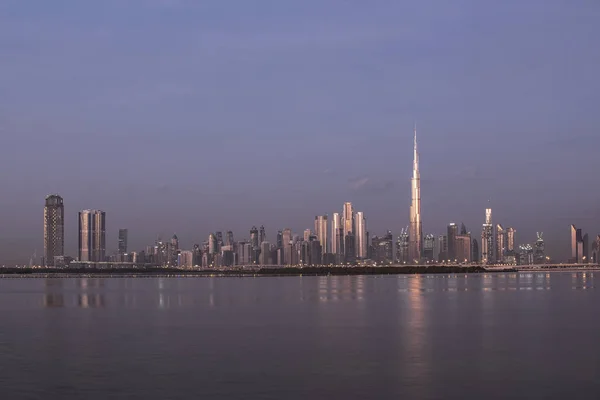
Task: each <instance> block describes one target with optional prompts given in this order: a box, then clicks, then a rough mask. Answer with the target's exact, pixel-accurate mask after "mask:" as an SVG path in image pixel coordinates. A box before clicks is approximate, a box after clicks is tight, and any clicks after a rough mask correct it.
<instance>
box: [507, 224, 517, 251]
mask: <svg viewBox="0 0 600 400" xmlns="http://www.w3.org/2000/svg"><path fill="white" fill-rule="evenodd" d="M516 233H517V231H516V229H515V228H506V251H511V252H514V251H515V235H516Z"/></svg>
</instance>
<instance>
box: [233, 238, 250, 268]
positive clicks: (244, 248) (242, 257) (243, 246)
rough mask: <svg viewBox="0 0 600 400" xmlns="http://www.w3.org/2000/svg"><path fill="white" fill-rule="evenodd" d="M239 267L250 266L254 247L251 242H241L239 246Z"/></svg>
mask: <svg viewBox="0 0 600 400" xmlns="http://www.w3.org/2000/svg"><path fill="white" fill-rule="evenodd" d="M237 251H238V252H237V263H238V265H250V264H251V258H252V246H251V245H250V243H249V242H239V243H238V246H237Z"/></svg>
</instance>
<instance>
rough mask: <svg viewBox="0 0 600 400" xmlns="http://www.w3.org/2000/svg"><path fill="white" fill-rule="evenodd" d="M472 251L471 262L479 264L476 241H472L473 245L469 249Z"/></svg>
mask: <svg viewBox="0 0 600 400" xmlns="http://www.w3.org/2000/svg"><path fill="white" fill-rule="evenodd" d="M471 250H472V251H473V255H472V256H471V261H472V262H474V263H476V264H478V263H479V243H477V239H473V245H472V247H471Z"/></svg>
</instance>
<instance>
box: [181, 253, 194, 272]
mask: <svg viewBox="0 0 600 400" xmlns="http://www.w3.org/2000/svg"><path fill="white" fill-rule="evenodd" d="M177 265H178V266H179V268H192V267H193V266H194V253H193V252H192V251H189V250H184V251H182V252H180V253H179V255H178V256H177Z"/></svg>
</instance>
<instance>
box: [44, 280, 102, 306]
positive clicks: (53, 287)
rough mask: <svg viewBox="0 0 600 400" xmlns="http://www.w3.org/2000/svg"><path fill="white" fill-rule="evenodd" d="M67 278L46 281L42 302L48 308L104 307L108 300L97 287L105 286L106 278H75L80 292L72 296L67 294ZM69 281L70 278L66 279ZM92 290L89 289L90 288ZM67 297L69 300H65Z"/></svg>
mask: <svg viewBox="0 0 600 400" xmlns="http://www.w3.org/2000/svg"><path fill="white" fill-rule="evenodd" d="M63 282H65V280H63V279H61V278H48V279H46V281H45V289H46V291H45V293H44V295H43V300H42V304H43V306H44V307H46V308H57V307H79V308H104V307H105V306H106V300H105V296H104V294H103V293H100V292H96V291H95V289H97V288H101V287H103V286H104V279H97V278H78V279H76V280H75V286H76V288H77V289H78V291H80V293H75V294H73V295H72V296H65V288H64V285H63ZM66 282H69V280H66ZM71 282H72V281H71ZM90 289H91V290H92V291H88V290H90ZM65 298H66V299H67V300H65Z"/></svg>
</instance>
